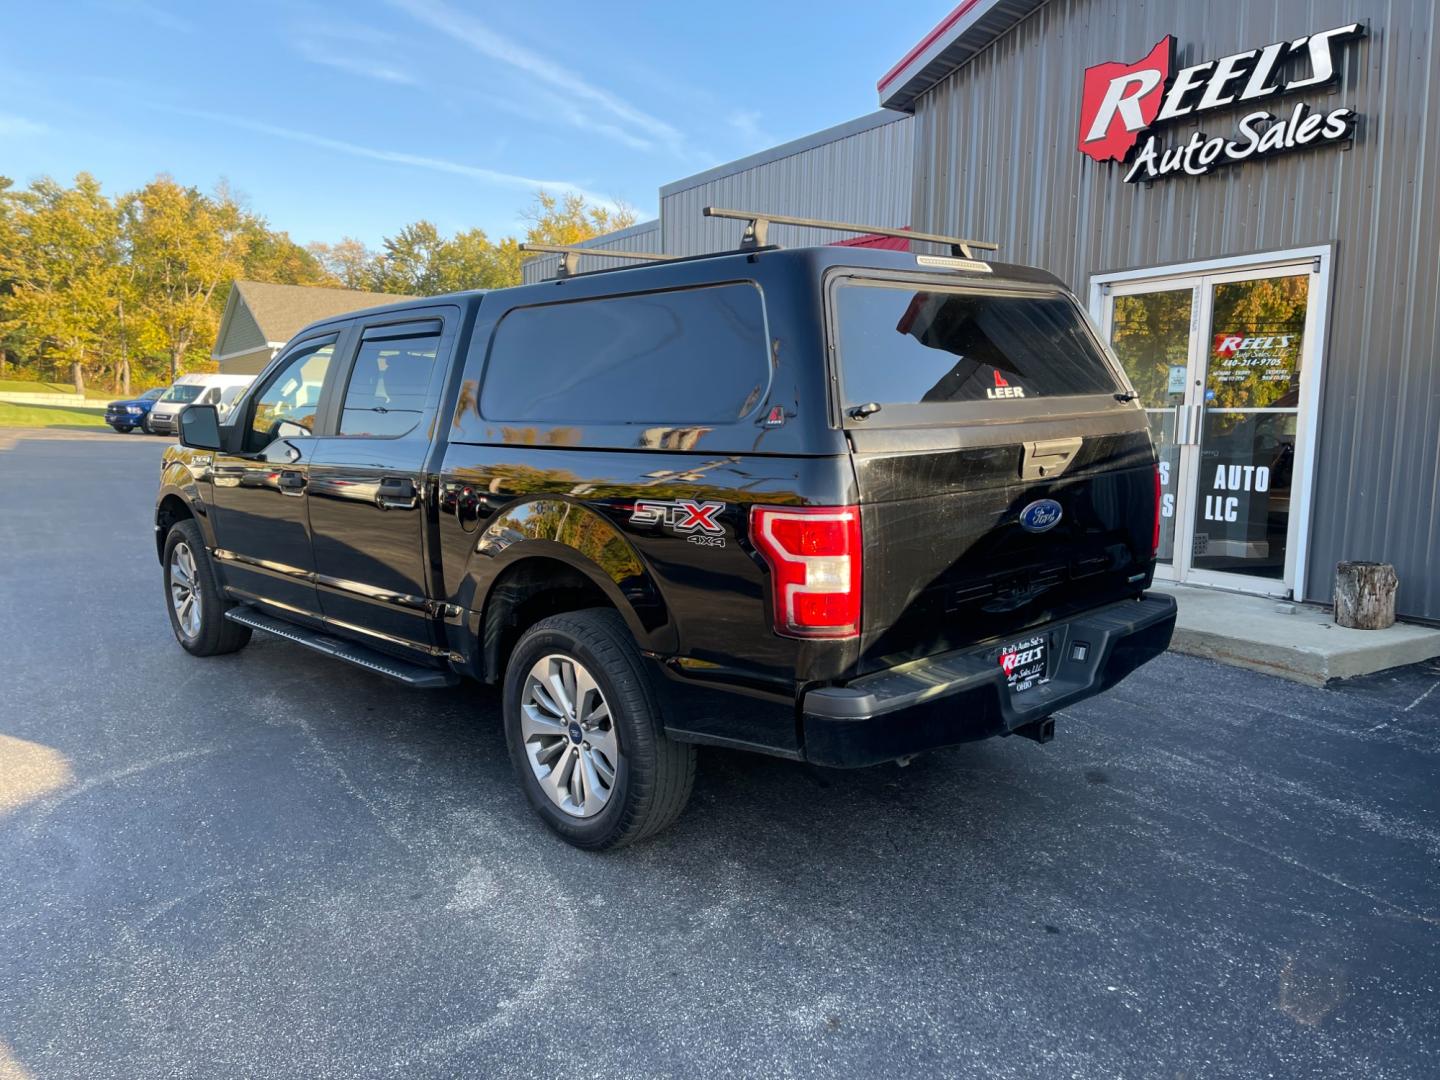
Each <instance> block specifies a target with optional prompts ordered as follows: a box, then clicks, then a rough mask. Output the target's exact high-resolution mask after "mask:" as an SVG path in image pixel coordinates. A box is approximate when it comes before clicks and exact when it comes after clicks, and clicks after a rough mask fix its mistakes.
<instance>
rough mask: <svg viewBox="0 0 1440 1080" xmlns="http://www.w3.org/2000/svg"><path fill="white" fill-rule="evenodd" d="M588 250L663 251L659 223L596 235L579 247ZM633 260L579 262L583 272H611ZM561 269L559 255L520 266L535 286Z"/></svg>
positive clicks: (642, 224) (528, 281)
mask: <svg viewBox="0 0 1440 1080" xmlns="http://www.w3.org/2000/svg"><path fill="white" fill-rule="evenodd" d="M580 246H581V247H586V248H596V249H603V250H607V251H649V252H656V253H658V252H659V251H660V222H659V221H658V220H656V221H642V222H640V223H639V224H636V225H631V226H630V227H629V228H628V229H620V230H618V231H616V232H613V233H607V234H606V235H604V236H597V237H595V238H594V239H593V240H587V241H585V243H583V244H581V245H580ZM634 262H635V260H633V259H592V258H589V257H587V258H585V259H584V260H582V262H581V263H580V269H581V270H582V271H584V270H608V269H609V268H611V267H614V266H631V265H634ZM559 269H560V256H559V255H538V256H536V257H535V258H533V259H526V260H525V262H524V263H522V264H521V267H520V270H521V274H522V276H523V280H524V282H525V284H526V285H533V284H535V283H536V282H537V281H549V280H550V279H551V278H553V277H554V276H555V274H556V273H557V272H558V271H559Z"/></svg>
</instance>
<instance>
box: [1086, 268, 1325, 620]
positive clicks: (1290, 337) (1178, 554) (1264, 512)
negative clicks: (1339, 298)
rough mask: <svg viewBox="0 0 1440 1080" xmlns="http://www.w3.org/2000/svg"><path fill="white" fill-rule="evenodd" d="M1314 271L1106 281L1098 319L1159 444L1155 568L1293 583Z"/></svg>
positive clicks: (1287, 591)
mask: <svg viewBox="0 0 1440 1080" xmlns="http://www.w3.org/2000/svg"><path fill="white" fill-rule="evenodd" d="M1311 279H1312V265H1311V263H1310V262H1308V261H1307V262H1306V263H1303V264H1300V265H1290V266H1274V267H1267V268H1264V269H1252V270H1243V271H1230V272H1225V273H1210V274H1197V275H1189V276H1171V277H1166V278H1159V279H1152V280H1149V281H1146V280H1129V281H1125V282H1124V283H1116V284H1114V285H1111V286H1108V287H1107V288H1106V290H1105V292H1104V305H1103V308H1102V324H1103V325H1102V329H1103V331H1104V333H1105V335H1106V337H1107V339H1108V340H1109V342H1110V344H1111V347H1112V348H1113V349H1114V351H1115V354H1116V356H1118V357H1119V359H1120V362H1121V363H1122V364H1123V365H1124V367H1125V370H1126V372H1127V373H1128V374H1129V376H1130V381H1131V382H1132V383H1133V384H1134V386H1135V390H1136V392H1137V393H1139V395H1140V403H1141V404H1142V405H1143V406H1144V407H1145V409H1146V411H1147V412H1148V414H1149V416H1150V431H1151V434H1152V436H1153V437H1154V439H1155V444H1156V448H1157V450H1158V452H1159V456H1160V482H1161V534H1160V563H1161V565H1160V568H1159V569H1158V570H1157V575H1158V576H1161V577H1165V578H1169V579H1171V580H1175V581H1194V582H1199V583H1204V584H1214V585H1222V586H1226V587H1230V588H1239V589H1244V590H1246V591H1251V592H1260V593H1266V594H1271V595H1275V596H1287V595H1291V594H1292V591H1293V589H1294V586H1295V572H1296V567H1297V564H1298V557H1299V550H1298V549H1299V546H1300V542H1299V541H1300V537H1301V536H1302V535H1303V524H1304V521H1305V514H1304V512H1303V510H1304V508H1303V507H1301V506H1299V505H1297V502H1296V498H1295V495H1296V492H1297V479H1298V478H1297V469H1298V468H1299V465H1298V463H1300V462H1304V461H1307V460H1308V459H1307V457H1306V456H1305V448H1304V447H1303V446H1302V445H1301V442H1302V440H1303V438H1304V432H1305V430H1306V421H1307V420H1308V417H1307V416H1304V415H1302V410H1305V409H1307V408H1308V407H1309V406H1308V405H1307V399H1306V398H1305V397H1304V396H1303V395H1302V393H1301V389H1302V385H1304V380H1309V379H1313V378H1314V376H1315V374H1316V373H1315V372H1313V371H1312V368H1313V367H1314V363H1313V360H1312V357H1313V355H1314V345H1313V343H1314V338H1315V336H1316V331H1315V328H1314V325H1313V324H1314V322H1315V317H1314V316H1315V311H1314V305H1313V304H1312V302H1311V301H1312V297H1311V295H1310V292H1311V284H1312V282H1311ZM1313 396H1314V395H1310V397H1313ZM1303 490H1305V491H1308V484H1307V485H1305V486H1304V488H1303Z"/></svg>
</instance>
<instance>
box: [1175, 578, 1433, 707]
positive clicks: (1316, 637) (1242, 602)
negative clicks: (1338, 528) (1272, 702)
mask: <svg viewBox="0 0 1440 1080" xmlns="http://www.w3.org/2000/svg"><path fill="white" fill-rule="evenodd" d="M1155 591H1157V592H1164V593H1169V594H1170V595H1171V596H1173V597H1175V602H1176V604H1177V605H1178V607H1179V616H1178V618H1177V620H1176V624H1175V636H1174V638H1173V639H1172V640H1171V642H1170V648H1171V650H1172V651H1173V652H1179V653H1187V654H1189V655H1190V656H1204V657H1208V658H1209V659H1211V660H1218V661H1220V662H1221V663H1223V664H1233V665H1234V666H1236V667H1243V668H1249V669H1251V670H1252V671H1262V672H1264V673H1265V674H1267V675H1278V676H1279V677H1281V678H1282V679H1292V680H1294V681H1295V682H1301V683H1306V684H1308V685H1310V686H1324V685H1325V684H1326V683H1329V682H1333V681H1334V680H1336V679H1352V678H1354V677H1355V676H1357V675H1369V674H1372V673H1374V672H1376V671H1385V670H1386V669H1388V668H1394V667H1403V666H1405V665H1406V664H1418V663H1420V662H1421V661H1423V660H1430V659H1433V658H1434V657H1437V656H1440V630H1435V629H1432V628H1430V627H1427V626H1417V625H1415V624H1413V623H1398V622H1397V623H1396V624H1395V625H1394V626H1391V627H1388V628H1387V629H1384V630H1350V629H1347V628H1346V627H1343V626H1336V625H1335V624H1334V622H1332V621H1331V620H1332V616H1331V614H1330V612H1328V611H1326V610H1325V609H1324V608H1319V607H1313V606H1310V605H1307V604H1281V603H1277V602H1276V601H1275V600H1272V599H1266V598H1264V597H1259V596H1246V595H1243V594H1240V593H1231V592H1221V591H1219V590H1216V589H1203V588H1192V587H1186V586H1165V585H1156V586H1155Z"/></svg>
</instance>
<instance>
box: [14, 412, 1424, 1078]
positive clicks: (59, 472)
mask: <svg viewBox="0 0 1440 1080" xmlns="http://www.w3.org/2000/svg"><path fill="white" fill-rule="evenodd" d="M162 445H163V443H162V441H161V440H159V439H147V438H144V437H141V436H129V437H118V436H116V437H111V436H103V435H102V436H91V437H54V436H53V435H52V436H51V437H47V438H37V439H21V440H19V441H16V442H14V443H13V445H11V446H10V447H9V448H8V449H6V448H4V447H0V602H3V611H0V1077H3V1078H5V1080H12V1078H25V1077H33V1078H36V1080H38V1078H44V1077H86V1078H94V1077H111V1076H114V1077H230V1076H237V1077H238V1076H247V1077H250V1076H268V1075H277V1076H278V1075H283V1076H297V1077H331V1076H334V1077H343V1076H357V1075H363V1076H372V1075H374V1076H396V1077H428V1076H436V1077H441V1076H445V1077H450V1076H486V1077H531V1076H535V1077H553V1076H562V1075H563V1076H567V1077H589V1076H594V1077H628V1076H635V1077H648V1076H710V1075H734V1076H741V1075H744V1076H765V1077H787V1076H796V1077H801V1076H836V1075H845V1076H850V1075H854V1076H950V1075H954V1076H963V1075H976V1076H981V1075H983V1076H990V1077H1038V1076H1076V1077H1091V1076H1135V1077H1209V1076H1247V1077H1251V1076H1306V1077H1314V1076H1334V1077H1345V1078H1353V1077H1358V1076H1364V1077H1370V1078H1382V1077H1430V1076H1435V1075H1440V1006H1437V1002H1440V871H1437V866H1440V813H1437V810H1440V689H1436V687H1437V684H1440V667H1436V666H1433V665H1432V666H1428V667H1427V666H1421V667H1416V668H1410V669H1407V670H1404V671H1402V672H1399V673H1393V674H1390V675H1382V676H1374V677H1370V678H1368V679H1365V680H1362V681H1358V682H1356V683H1354V684H1349V685H1346V686H1344V687H1343V688H1341V689H1338V690H1330V691H1320V690H1313V689H1309V688H1306V687H1302V686H1298V685H1294V684H1290V683H1285V682H1281V681H1278V680H1274V679H1271V678H1268V677H1266V676H1262V675H1257V674H1252V673H1250V672H1245V671H1239V670H1235V669H1231V668H1226V667H1221V666H1219V665H1216V664H1213V663H1210V662H1208V661H1203V660H1197V659H1190V658H1184V657H1178V656H1166V657H1164V658H1162V659H1161V660H1159V661H1157V662H1156V663H1154V664H1152V665H1150V666H1149V667H1148V668H1146V669H1143V670H1142V671H1141V672H1139V673H1137V674H1136V675H1135V676H1134V677H1132V678H1131V679H1130V680H1129V681H1128V682H1127V683H1125V684H1123V685H1122V686H1120V687H1119V688H1117V689H1116V690H1115V691H1112V692H1111V693H1110V694H1108V695H1106V696H1104V697H1103V698H1101V699H1098V700H1094V701H1091V702H1088V703H1086V704H1084V705H1082V706H1080V707H1077V708H1074V709H1072V710H1068V711H1067V712H1066V713H1065V714H1063V715H1062V716H1061V717H1060V720H1059V723H1058V731H1057V738H1056V740H1055V741H1054V742H1053V743H1051V744H1050V745H1048V746H1044V747H1040V746H1036V745H1034V744H1032V743H1029V742H1022V741H1020V740H1016V739H1010V740H1003V741H1002V740H996V741H991V742H987V743H982V744H976V745H971V746H967V747H962V748H958V749H955V750H951V751H946V752H943V753H937V754H934V755H931V756H929V757H926V758H922V759H920V760H918V761H916V762H915V763H914V764H913V765H911V766H909V767H908V768H904V769H900V768H896V767H883V768H877V769H872V770H866V771H861V772H853V773H833V772H824V771H820V770H814V769H810V768H806V767H802V766H798V765H794V764H790V763H785V762H780V761H774V760H769V759H764V758H756V757H748V756H744V755H740V754H733V753H726V752H706V753H704V754H703V756H702V759H701V774H700V778H699V781H698V783H697V788H696V792H695V797H694V800H693V802H692V803H691V806H690V809H689V811H688V812H687V814H686V815H685V817H684V818H683V819H682V820H681V821H680V823H679V824H678V826H677V827H675V828H673V829H671V830H670V831H669V832H667V833H665V834H663V835H662V836H660V837H658V838H657V839H655V840H654V841H652V842H650V843H648V844H645V845H642V846H640V847H637V848H634V849H630V850H626V851H623V852H620V853H616V854H613V855H606V856H595V855H587V854H582V853H580V852H577V851H574V850H572V849H570V848H568V847H566V846H565V845H564V844H562V843H561V842H559V841H558V840H556V839H554V838H553V837H551V836H550V835H549V834H548V833H547V832H546V831H545V830H544V828H543V826H541V825H540V823H539V821H538V819H536V818H535V817H534V815H533V814H532V813H531V811H530V810H529V809H528V807H527V806H526V804H525V801H524V798H523V796H522V795H521V793H520V790H519V788H518V787H517V786H516V784H515V783H514V781H513V778H512V776H511V773H510V765H509V761H508V759H507V757H506V755H505V752H504V741H503V737H502V735H501V732H500V729H499V726H498V722H497V700H496V698H495V697H494V696H493V695H491V694H490V693H488V692H486V691H484V690H481V689H478V688H465V689H459V690H453V691H444V692H439V693H429V694H421V693H417V692H413V691H408V690H405V689H403V688H401V687H399V686H396V685H395V684H392V683H389V682H386V681H384V680H383V679H381V678H379V677H377V676H372V675H369V674H368V673H365V672H362V671H359V670H356V669H352V668H349V667H346V666H343V665H341V664H339V663H338V662H335V661H330V660H323V659H319V658H315V657H314V656H312V655H311V654H309V653H305V652H303V651H302V650H300V649H298V648H296V647H294V646H291V645H289V644H285V643H281V642H278V641H274V640H267V639H262V638H261V637H260V636H258V635H257V637H256V639H255V641H254V642H253V643H252V645H251V646H250V647H249V648H247V649H246V650H244V651H243V652H241V653H239V654H236V655H234V656H229V657H223V658H216V659H211V660H197V659H194V658H191V657H189V656H187V655H186V654H184V653H183V652H181V650H180V649H179V648H178V646H177V645H176V644H175V642H174V640H173V639H172V637H171V635H170V630H169V625H168V622H167V619H166V615H165V611H164V608H163V601H162V595H161V588H160V573H159V567H158V564H157V562H156V560H155V556H154V548H153V543H152V540H151V529H150V522H151V516H150V515H151V501H152V494H153V491H154V488H155V486H156V480H157V464H158V461H159V457H160V451H161V447H162ZM1427 695H1428V696H1427Z"/></svg>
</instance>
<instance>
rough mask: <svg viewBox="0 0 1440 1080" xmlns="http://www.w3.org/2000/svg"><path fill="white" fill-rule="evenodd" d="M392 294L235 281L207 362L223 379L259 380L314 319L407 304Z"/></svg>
mask: <svg viewBox="0 0 1440 1080" xmlns="http://www.w3.org/2000/svg"><path fill="white" fill-rule="evenodd" d="M408 299H410V298H409V297H407V296H396V295H394V294H392V293H371V292H360V291H358V290H356V289H320V288H313V287H311V286H309V285H268V284H266V283H264V282H262V281H236V282H234V283H232V285H231V287H230V296H229V298H228V299H227V300H226V301H225V313H224V314H223V315H221V316H220V332H219V333H218V334H216V335H215V348H214V349H212V350H211V352H210V359H212V360H215V361H218V362H219V364H220V371H221V372H222V373H223V374H226V375H254V374H258V373H259V372H260V371H261V370H262V369H263V368H264V367H265V365H266V364H268V363H269V362H270V358H271V357H273V356H274V355H275V354H276V352H278V351H279V350H280V348H281V347H282V346H283V345H284V344H285V342H287V341H289V340H290V338H291V337H293V336H294V334H295V332H296V331H297V330H300V329H301V328H303V327H305V326H308V325H309V324H310V323H312V322H314V321H315V320H316V319H328V318H330V317H331V316H332V315H344V314H346V313H348V312H351V311H359V310H361V309H362V308H369V307H377V306H379V305H380V304H393V303H395V302H396V301H398V300H408Z"/></svg>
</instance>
